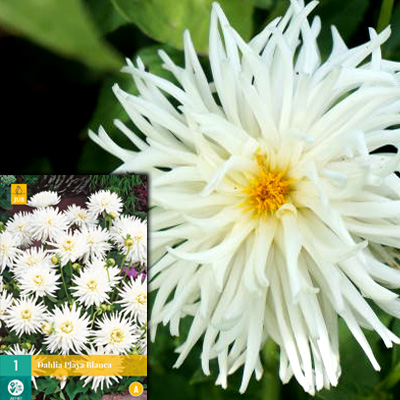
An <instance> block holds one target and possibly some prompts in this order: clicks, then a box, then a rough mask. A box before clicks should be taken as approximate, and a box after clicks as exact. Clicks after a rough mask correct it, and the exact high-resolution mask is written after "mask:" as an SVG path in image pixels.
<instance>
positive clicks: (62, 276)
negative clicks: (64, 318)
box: [59, 264, 71, 302]
mask: <svg viewBox="0 0 400 400" xmlns="http://www.w3.org/2000/svg"><path fill="white" fill-rule="evenodd" d="M59 265H60V271H61V279H62V281H63V284H64V289H65V294H66V296H67V298H68V302H70V301H71V298H70V297H69V293H68V289H67V285H66V283H65V279H64V273H63V269H62V266H61V264H59Z"/></svg>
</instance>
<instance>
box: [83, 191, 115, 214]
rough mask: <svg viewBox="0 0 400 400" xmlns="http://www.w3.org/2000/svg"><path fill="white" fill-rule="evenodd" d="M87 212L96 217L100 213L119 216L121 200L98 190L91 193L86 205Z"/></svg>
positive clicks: (107, 192) (112, 194)
mask: <svg viewBox="0 0 400 400" xmlns="http://www.w3.org/2000/svg"><path fill="white" fill-rule="evenodd" d="M86 206H87V208H88V210H89V212H90V213H91V214H92V215H93V216H95V217H97V216H98V215H100V214H102V213H107V214H110V213H114V214H115V215H116V216H118V215H120V214H121V212H122V209H123V203H122V200H121V198H120V197H119V196H118V195H117V194H116V193H114V192H110V191H109V190H99V191H98V192H96V193H92V194H91V195H90V196H89V199H88V201H87V203H86Z"/></svg>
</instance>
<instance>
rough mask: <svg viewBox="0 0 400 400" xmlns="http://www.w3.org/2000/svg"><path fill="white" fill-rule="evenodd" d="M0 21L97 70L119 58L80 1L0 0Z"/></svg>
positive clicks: (110, 66) (116, 62)
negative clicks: (102, 37)
mask: <svg viewBox="0 0 400 400" xmlns="http://www.w3.org/2000/svg"><path fill="white" fill-rule="evenodd" d="M0 22H1V23H2V24H3V25H4V26H5V27H6V28H8V29H10V30H12V31H15V32H17V33H19V34H21V35H23V36H25V37H27V38H28V39H30V40H32V41H33V42H35V43H37V44H39V45H42V46H44V47H46V48H48V49H50V50H52V51H54V52H56V53H58V54H61V55H62V56H65V57H69V58H71V59H74V60H78V61H81V62H82V63H84V64H86V65H88V66H90V67H92V68H96V69H99V70H113V69H116V68H118V67H119V66H120V65H121V64H122V61H121V59H120V57H119V55H118V54H117V53H116V51H115V50H113V49H112V48H111V47H109V46H108V45H107V44H106V43H105V42H103V41H102V40H101V35H100V33H99V32H98V30H97V29H96V26H95V24H94V23H93V22H92V20H91V19H90V15H89V13H88V12H87V10H86V9H85V7H84V6H83V5H82V3H81V1H80V0H62V1H60V0H2V1H1V2H0Z"/></svg>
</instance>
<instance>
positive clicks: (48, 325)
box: [41, 322, 52, 335]
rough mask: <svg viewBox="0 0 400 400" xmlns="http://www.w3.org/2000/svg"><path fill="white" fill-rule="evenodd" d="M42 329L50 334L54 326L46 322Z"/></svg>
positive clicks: (46, 333)
mask: <svg viewBox="0 0 400 400" xmlns="http://www.w3.org/2000/svg"><path fill="white" fill-rule="evenodd" d="M41 329H42V332H43V333H44V334H45V335H50V333H51V330H52V326H51V325H50V324H49V323H48V322H45V323H43V324H42V326H41Z"/></svg>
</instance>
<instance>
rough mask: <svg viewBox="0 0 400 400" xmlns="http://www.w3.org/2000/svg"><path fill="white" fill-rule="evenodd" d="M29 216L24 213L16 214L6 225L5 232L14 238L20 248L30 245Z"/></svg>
mask: <svg viewBox="0 0 400 400" xmlns="http://www.w3.org/2000/svg"><path fill="white" fill-rule="evenodd" d="M29 224H30V214H29V213H27V212H24V211H20V212H17V213H15V214H14V215H13V217H12V218H10V219H9V220H8V221H7V223H6V230H7V232H10V233H11V235H13V236H16V240H17V241H18V242H19V243H20V245H21V246H22V247H25V246H28V245H30V244H31V243H32V237H31V230H30V226H29Z"/></svg>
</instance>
